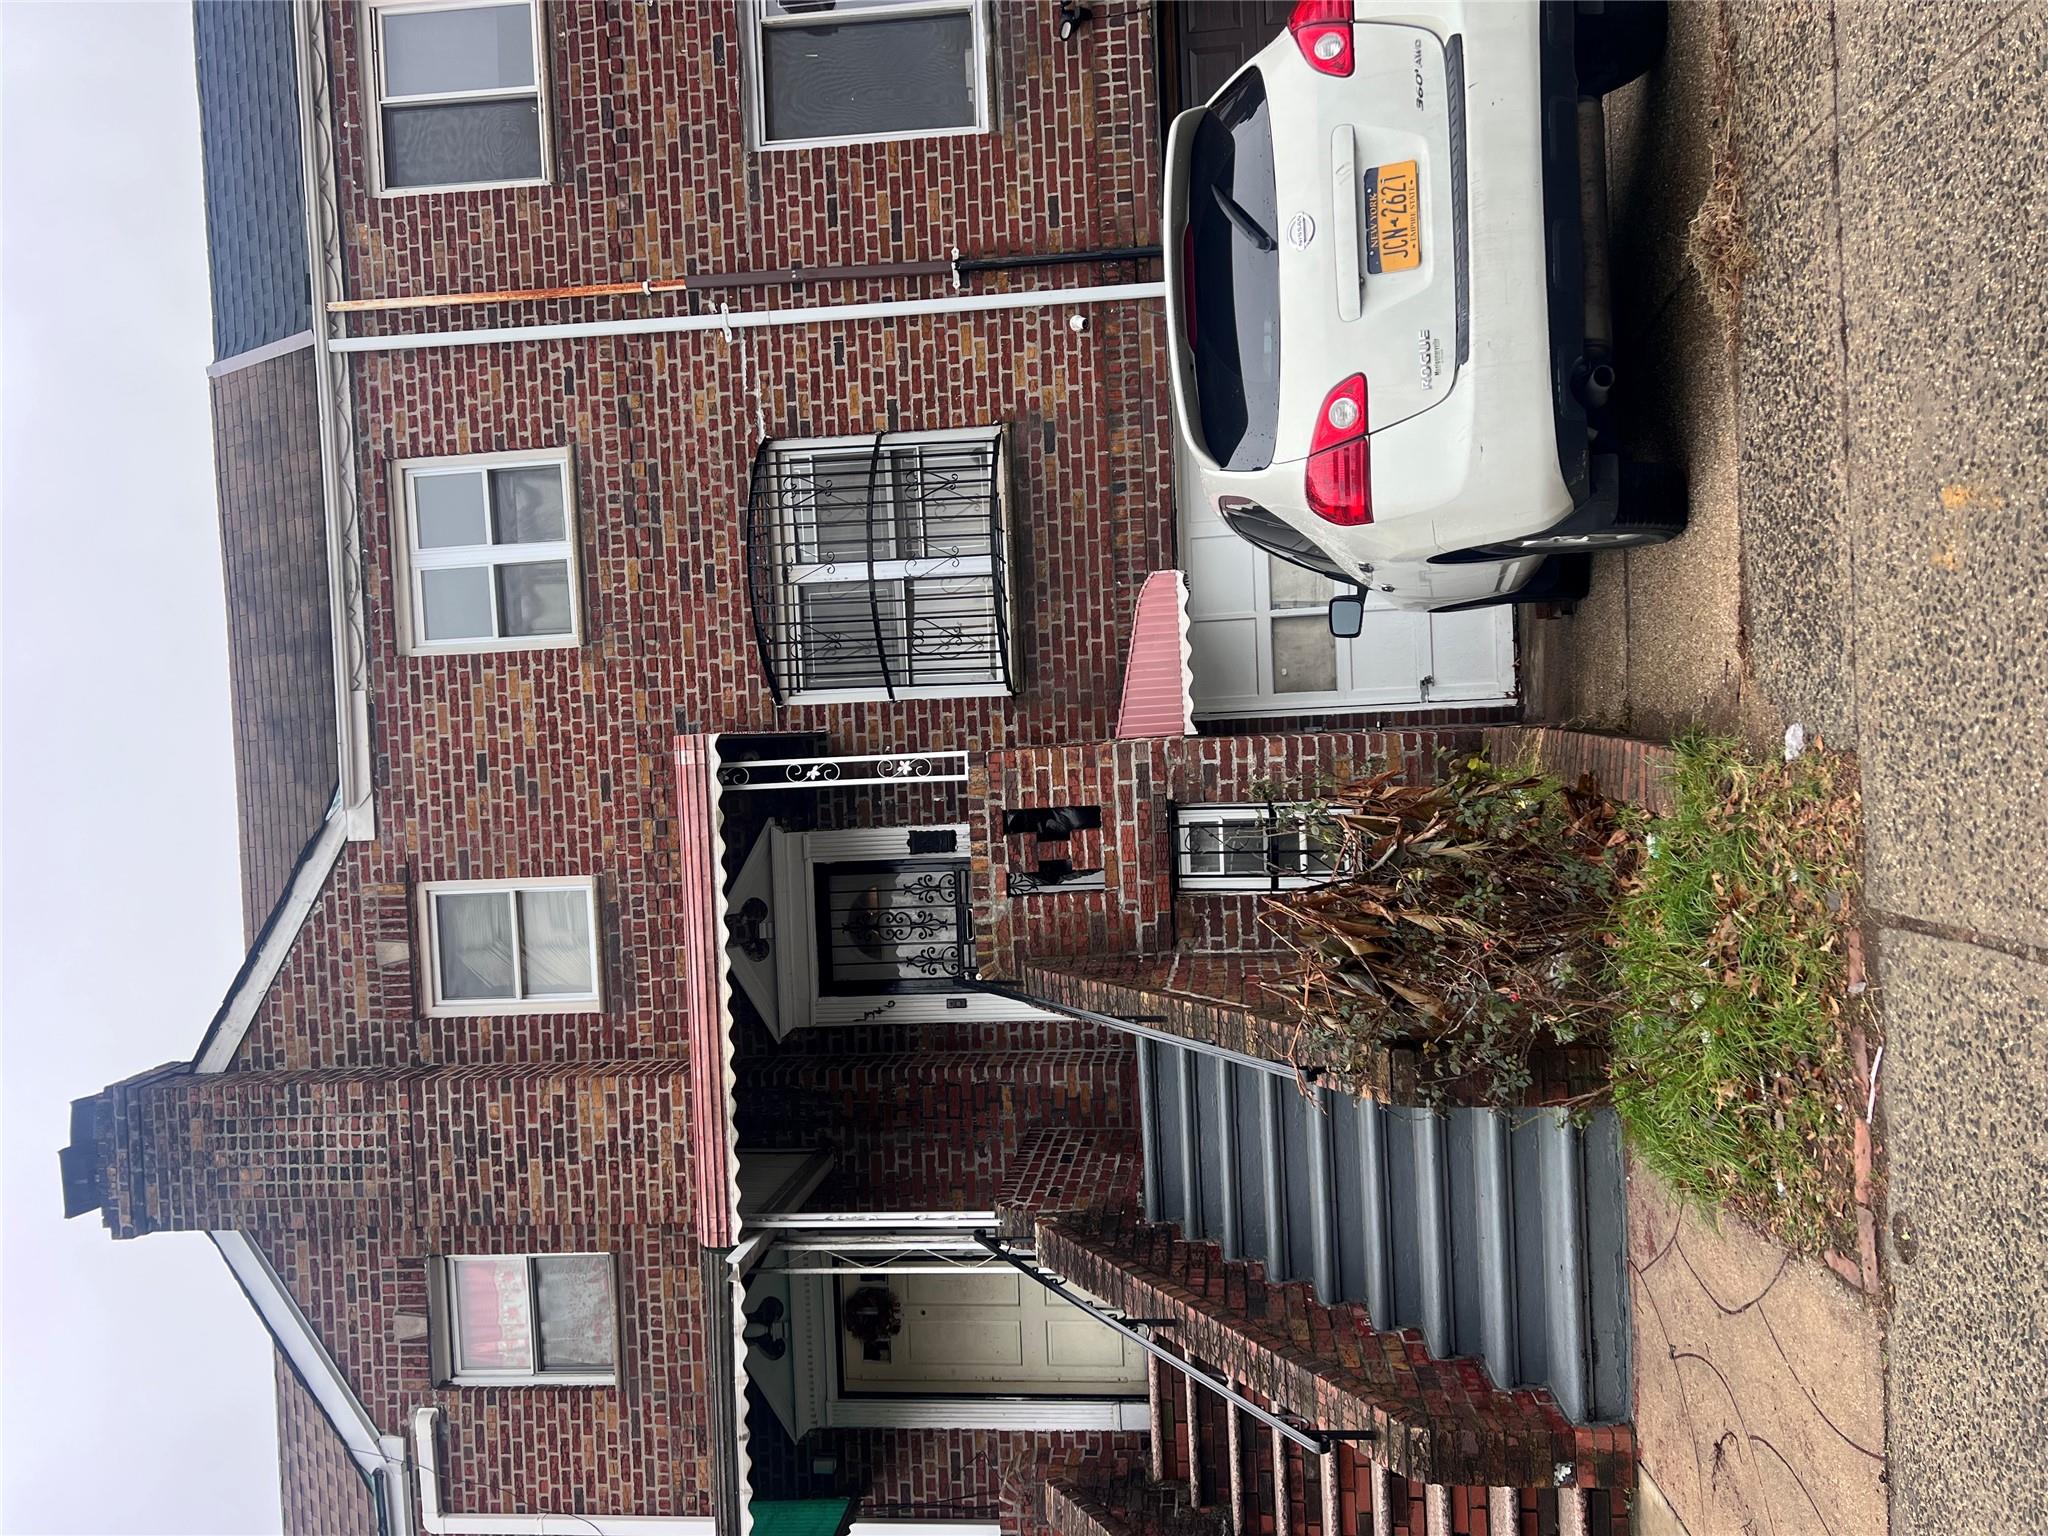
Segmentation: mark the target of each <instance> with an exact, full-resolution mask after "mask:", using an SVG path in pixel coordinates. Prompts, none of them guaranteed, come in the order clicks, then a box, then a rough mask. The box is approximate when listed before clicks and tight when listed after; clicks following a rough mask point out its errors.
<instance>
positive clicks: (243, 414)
mask: <svg viewBox="0 0 2048 1536" xmlns="http://www.w3.org/2000/svg"><path fill="white" fill-rule="evenodd" d="M313 377H314V374H313V354H312V352H311V350H310V349H309V350H306V351H301V352H292V353H287V354H286V355H285V356H283V357H275V358H271V359H270V360H269V361H267V362H262V363H257V364H254V365H253V366H251V367H247V368H241V369H237V370H236V371H235V372H233V373H229V374H223V375H222V376H221V377H219V378H217V379H215V380H213V381H212V394H213V472H214V483H215V488H216V493H217V496H218V499H219V503H220V554H221V574H222V578H223V585H224V587H225V590H226V596H227V610H228V686H229V690H230V693H231V703H232V709H233V721H234V739H235V799H236V806H237V809H238V812H239V817H238V820H239V826H240V831H241V852H242V927H243V936H244V937H245V938H250V937H253V936H254V935H255V932H256V930H257V929H258V928H260V927H261V926H262V924H263V920H264V919H265V918H266V917H268V916H269V915H270V909H271V907H272V905H273V904H274V903H275V902H276V901H277V898H278V897H279V896H280V895H282V894H283V892H284V888H285V886H286V884H287V882H288V881H289V880H290V878H291V871H292V866H293V864H294V863H296V862H297V860H298V856H299V850H300V849H302V848H303V847H304V846H305V845H306V842H307V840H308V839H309V838H311V837H312V836H313V834H314V832H315V831H316V830H317V829H318V828H319V826H320V822H321V818H322V817H324V816H325V815H326V813H327V806H328V802H329V801H331V800H332V799H333V798H334V785H335V755H334V751H335V733H334V705H333V698H334V655H333V649H332V645H333V641H332V638H331V637H332V630H331V626H330V625H329V622H328V612H329V610H328V603H327V538H326V529H325V512H324V510H323V503H322V498H321V488H320V443H319V437H318V428H317V425H316V423H317V420H318V411H317V409H316V404H315V397H314V388H313Z"/></svg>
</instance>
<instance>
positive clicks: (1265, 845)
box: [1173, 805, 1342, 891]
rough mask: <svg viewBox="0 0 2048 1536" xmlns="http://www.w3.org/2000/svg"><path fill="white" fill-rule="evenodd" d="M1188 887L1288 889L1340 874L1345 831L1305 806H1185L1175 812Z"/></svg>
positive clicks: (1180, 865)
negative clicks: (1342, 833) (1342, 836)
mask: <svg viewBox="0 0 2048 1536" xmlns="http://www.w3.org/2000/svg"><path fill="white" fill-rule="evenodd" d="M1173 826H1174V842H1175V847H1176V850H1177V855H1178V856H1177V859H1176V872H1177V874H1178V877H1179V883H1180V885H1181V886H1182V887H1183V888H1184V889H1191V890H1209V891H1283V890H1293V889H1297V888H1299V887H1301V886H1304V885H1315V884H1317V883H1319V882H1321V881H1323V880H1327V879H1329V878H1330V877H1331V876H1332V875H1333V874H1335V873H1337V861H1338V856H1339V846H1340V843H1341V840H1342V839H1341V836H1340V834H1339V832H1338V830H1337V828H1336V827H1335V826H1334V825H1333V824H1332V823H1331V822H1329V821H1328V819H1327V818H1324V817H1320V816H1317V815H1316V814H1314V813H1313V812H1312V811H1310V810H1309V809H1308V808H1306V807H1304V806H1299V805H1182V806H1176V807H1175V808H1174V813H1173Z"/></svg>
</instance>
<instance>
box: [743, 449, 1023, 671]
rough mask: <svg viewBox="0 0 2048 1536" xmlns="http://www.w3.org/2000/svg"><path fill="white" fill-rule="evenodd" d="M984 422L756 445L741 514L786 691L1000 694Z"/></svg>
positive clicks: (761, 611) (1001, 611)
mask: <svg viewBox="0 0 2048 1536" xmlns="http://www.w3.org/2000/svg"><path fill="white" fill-rule="evenodd" d="M1006 473H1007V470H1006V466H1005V461H1004V454H1003V445H1002V437H1001V434H1000V432H999V431H997V430H995V429H993V428H990V429H975V430H971V431H964V432H928V433H890V434H886V435H884V436H881V437H867V438H833V439H825V440H819V441H814V442H794V441H792V442H776V443H770V444H768V445H767V446H766V447H765V448H764V449H763V450H762V453H761V455H760V458H759V459H758V461H757V463H756V467H755V475H754V486H753V493H752V503H751V505H750V508H749V514H748V581H749V584H750V587H751V592H750V596H751V599H752V602H753V608H754V622H755V631H756V637H757V639H758V640H759V642H760V645H761V649H762V661H763V663H764V665H765V666H766V668H767V670H768V674H769V678H770V681H771V682H772V683H773V685H774V687H775V690H776V693H777V694H778V696H780V697H783V698H786V699H789V700H791V701H792V702H796V703H818V702H827V701H832V700H859V699H894V698H935V697H944V696H947V695H962V694H984V695H986V694H1001V693H1007V692H1009V691H1010V670H1011V669H1010V656H1009V649H1010V647H1009V633H1008V605H1007V592H1006V586H1005V582H1006V575H1005V570H1004V554H1005V549H1004V540H1005V533H1004V501H1005V493H1004V481H1005V476H1006Z"/></svg>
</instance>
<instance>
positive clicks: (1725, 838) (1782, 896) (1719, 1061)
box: [1610, 736, 1861, 1252]
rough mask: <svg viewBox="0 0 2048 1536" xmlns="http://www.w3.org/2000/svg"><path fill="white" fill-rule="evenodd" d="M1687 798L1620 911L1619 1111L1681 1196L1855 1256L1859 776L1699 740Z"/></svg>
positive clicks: (1846, 768)
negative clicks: (1854, 939)
mask: <svg viewBox="0 0 2048 1536" xmlns="http://www.w3.org/2000/svg"><path fill="white" fill-rule="evenodd" d="M1673 790H1674V797H1675V808H1674V810H1673V812H1672V814H1671V815H1669V816H1667V817H1662V818H1658V819H1657V820H1655V821H1654V822H1652V824H1651V825H1650V827H1649V829H1648V835H1647V844H1646V854H1647V856H1646V857H1645V859H1644V860H1643V863H1642V865H1641V869H1640V873H1639V875H1638V876H1637V877H1636V879H1635V880H1634V881H1632V882H1631V884H1630V887H1629V888H1628V889H1627V890H1626V891H1625V892H1624V893H1623V895H1622V897H1621V900H1620V903H1619V905H1618V907H1617V909H1616V913H1615V933H1614V936H1613V938H1612V939H1611V941H1610V943H1611V950H1610V956H1611V962H1612V974H1613V985H1614V989H1615V992H1616V994H1617V997H1618V999H1619V1005H1620V1006H1619V1011H1618V1013H1617V1015H1616V1018H1615V1022H1614V1028H1613V1036H1612V1053H1613V1068H1612V1070H1613V1083H1614V1103H1615V1107H1616V1109H1617V1110H1618V1111H1619V1112H1620V1114H1621V1117H1622V1121H1623V1124H1624V1126H1625V1127H1626V1128H1627V1131H1628V1134H1629V1136H1630V1138H1631V1140H1632V1141H1633V1143H1634V1145H1635V1148H1636V1150H1637V1152H1638V1154H1639V1155H1640V1156H1641V1157H1642V1159H1643V1160H1644V1161H1645V1162H1646V1163H1648V1164H1649V1165H1650V1167H1652V1168H1653V1169H1654V1170H1655V1171H1656V1172H1657V1173H1658V1174H1659V1175H1660V1176H1661V1177H1663V1178H1664V1179H1665V1180H1666V1181H1668V1182H1669V1183H1670V1184H1671V1185H1672V1186H1673V1187H1674V1188H1675V1189H1677V1190H1678V1191H1679V1192H1680V1193H1681V1194H1682V1195H1683V1196H1685V1197H1686V1198H1688V1199H1690V1200H1692V1201H1694V1202H1695V1203H1697V1204H1700V1205H1703V1206H1710V1205H1716V1204H1726V1205H1729V1206H1731V1207H1733V1208H1734V1209H1735V1210H1736V1211H1737V1212H1738V1213H1739V1214H1741V1215H1742V1216H1744V1217H1745V1218H1746V1219H1748V1220H1749V1221H1751V1222H1752V1223H1753V1224H1755V1225H1757V1226H1759V1227H1760V1228H1762V1229H1764V1230H1765V1231H1767V1232H1769V1233H1770V1234H1771V1235H1772V1236H1773V1237H1775V1238H1777V1239H1778V1240H1779V1241H1780V1242H1782V1243H1784V1244H1786V1245H1787V1246H1789V1247H1793V1248H1796V1249H1799V1250H1802V1251H1806V1252H1818V1251H1822V1250H1825V1249H1829V1248H1835V1249H1839V1250H1842V1251H1846V1252H1854V1251H1855V1215H1854V1207H1853V1204H1852V1201H1851V1196H1852V1193H1853V1147H1854V1122H1855V1115H1856V1112H1857V1110H1858V1109H1860V1107H1861V1106H1860V1105H1858V1104H1856V1102H1855V1089H1854V1087H1853V1072H1852V1068H1851V1065H1850V1060H1849V1050H1848V1044H1847V1029H1846V1022H1847V1021H1846V1020H1845V1012H1846V1011H1847V1010H1846V1007H1845V998H1844V985H1843V983H1844V967H1845V963H1846V956H1845V947H1846V940H1847V935H1848V932H1849V929H1850V925H1851V924H1852V923H1853V921H1854V919H1855V897H1856V884H1857V882H1856V870H1857V867H1858V864H1857V857H1856V854H1857V847H1856V828H1857V791H1856V784H1855V777H1854V771H1853V768H1852V767H1851V766H1850V764H1849V763H1848V761H1847V760H1846V759H1844V758H1842V757H1840V756H1838V755H1836V754H1833V753H1830V752H1828V751H1827V750H1826V749H1825V748H1822V747H1819V746H1816V747H1814V748H1813V749H1812V750H1809V751H1808V752H1806V753H1805V754H1804V755H1802V756H1801V757H1799V758H1797V759H1796V760H1794V761H1793V762H1791V763H1782V764H1781V763H1772V764H1756V763H1753V762H1750V761H1747V760H1746V759H1745V758H1744V756H1743V755H1742V753H1741V751H1740V750H1739V749H1738V748H1737V746H1736V745H1735V744H1734V743H1733V742H1730V741H1726V740H1722V739H1719V738H1715V737H1710V736H1692V737H1689V738H1686V739H1684V740H1682V741H1680V742H1679V743H1677V745H1676V776H1675V781H1674V784H1673Z"/></svg>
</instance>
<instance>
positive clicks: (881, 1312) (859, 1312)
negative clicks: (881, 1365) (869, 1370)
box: [840, 1285, 903, 1360]
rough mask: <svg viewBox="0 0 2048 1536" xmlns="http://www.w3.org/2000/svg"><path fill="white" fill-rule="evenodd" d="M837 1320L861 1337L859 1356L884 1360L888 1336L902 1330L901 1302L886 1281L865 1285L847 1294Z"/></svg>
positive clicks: (853, 1333)
mask: <svg viewBox="0 0 2048 1536" xmlns="http://www.w3.org/2000/svg"><path fill="white" fill-rule="evenodd" d="M840 1321H841V1323H842V1325H843V1326H844V1327H845V1329H846V1331H847V1332H848V1333H850V1334H852V1335H853V1336H854V1338H855V1339H857V1340H859V1341H860V1352H861V1358H862V1359H864V1360H886V1359H888V1358H889V1340H891V1339H893V1338H895V1337H896V1335H897V1334H899V1333H901V1332H902V1331H903V1303H902V1302H901V1301H899V1300H898V1299H897V1296H896V1293H895V1292H894V1291H892V1290H890V1289H889V1287H888V1286H886V1285H864V1286H862V1287H861V1288H860V1289H859V1290H857V1291H855V1292H854V1293H853V1294H852V1295H851V1296H849V1297H847V1298H846V1302H845V1304H844V1305H843V1306H842V1307H841V1309H840Z"/></svg>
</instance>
